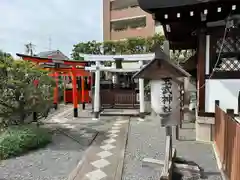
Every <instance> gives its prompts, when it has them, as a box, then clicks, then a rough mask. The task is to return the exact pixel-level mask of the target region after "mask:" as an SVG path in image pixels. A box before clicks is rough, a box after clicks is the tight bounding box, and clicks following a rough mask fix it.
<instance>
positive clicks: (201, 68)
mask: <svg viewBox="0 0 240 180" xmlns="http://www.w3.org/2000/svg"><path fill="white" fill-rule="evenodd" d="M198 42H199V43H198V52H197V61H198V64H197V89H198V92H197V93H198V94H197V98H198V100H197V102H198V110H197V111H198V112H201V111H204V110H205V86H204V84H205V64H206V60H205V58H206V57H205V56H206V53H205V52H206V33H205V29H204V28H202V29H200V33H199V37H198Z"/></svg>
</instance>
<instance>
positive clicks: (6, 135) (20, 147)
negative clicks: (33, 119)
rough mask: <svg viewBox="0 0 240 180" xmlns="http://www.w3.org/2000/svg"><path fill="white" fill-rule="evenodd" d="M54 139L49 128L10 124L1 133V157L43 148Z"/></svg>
mask: <svg viewBox="0 0 240 180" xmlns="http://www.w3.org/2000/svg"><path fill="white" fill-rule="evenodd" d="M51 140H52V138H51V134H50V132H49V131H48V130H47V129H44V128H41V127H37V126H34V125H22V126H10V127H8V128H7V129H5V130H4V131H3V132H2V133H1V134H0V159H7V158H10V157H15V156H19V155H22V154H24V153H26V152H28V151H30V150H34V149H38V148H42V147H44V146H46V145H47V144H48V143H50V142H51Z"/></svg>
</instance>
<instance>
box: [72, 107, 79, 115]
mask: <svg viewBox="0 0 240 180" xmlns="http://www.w3.org/2000/svg"><path fill="white" fill-rule="evenodd" d="M73 117H78V109H77V108H74V109H73Z"/></svg>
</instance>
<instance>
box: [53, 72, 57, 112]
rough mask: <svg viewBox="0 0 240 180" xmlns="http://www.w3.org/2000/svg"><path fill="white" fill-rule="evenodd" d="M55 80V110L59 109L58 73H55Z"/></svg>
mask: <svg viewBox="0 0 240 180" xmlns="http://www.w3.org/2000/svg"><path fill="white" fill-rule="evenodd" d="M54 78H55V82H56V86H55V88H54V95H53V98H54V99H53V104H54V108H55V109H57V108H58V72H55V73H54Z"/></svg>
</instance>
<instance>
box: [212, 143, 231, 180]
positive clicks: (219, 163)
mask: <svg viewBox="0 0 240 180" xmlns="http://www.w3.org/2000/svg"><path fill="white" fill-rule="evenodd" d="M212 146H213V152H214V155H215V158H216V161H217V166H218V169H219V170H220V173H221V176H222V179H223V180H229V179H228V178H227V176H226V174H225V173H224V171H223V167H222V163H221V161H220V158H219V156H218V153H217V148H216V145H215V144H214V143H212Z"/></svg>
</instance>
